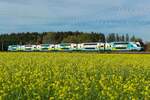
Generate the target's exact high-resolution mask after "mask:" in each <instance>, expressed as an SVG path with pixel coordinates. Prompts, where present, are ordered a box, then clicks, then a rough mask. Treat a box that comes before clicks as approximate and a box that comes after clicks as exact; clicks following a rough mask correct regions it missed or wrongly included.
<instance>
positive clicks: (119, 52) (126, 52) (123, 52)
mask: <svg viewBox="0 0 150 100" xmlns="http://www.w3.org/2000/svg"><path fill="white" fill-rule="evenodd" d="M8 52H29V53H30V52H68V53H74V52H75V53H99V54H150V52H128V51H118V52H111V51H109V52H108V51H106V52H104V51H103V52H99V51H8Z"/></svg>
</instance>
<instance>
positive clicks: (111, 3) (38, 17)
mask: <svg viewBox="0 0 150 100" xmlns="http://www.w3.org/2000/svg"><path fill="white" fill-rule="evenodd" d="M149 5H150V0H0V33H11V32H43V31H44V32H46V31H83V32H91V31H94V32H102V33H120V34H126V33H129V34H130V35H133V34H134V35H136V36H138V37H141V38H142V39H143V40H145V41H150V6H149Z"/></svg>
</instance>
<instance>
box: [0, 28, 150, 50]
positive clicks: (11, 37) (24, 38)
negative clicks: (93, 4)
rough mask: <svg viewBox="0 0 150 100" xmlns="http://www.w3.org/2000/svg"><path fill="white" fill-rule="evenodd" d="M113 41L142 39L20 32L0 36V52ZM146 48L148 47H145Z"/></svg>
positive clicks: (70, 32) (113, 34)
mask: <svg viewBox="0 0 150 100" xmlns="http://www.w3.org/2000/svg"><path fill="white" fill-rule="evenodd" d="M114 41H123V42H125V41H126V42H128V41H140V42H141V43H142V39H140V38H137V37H135V36H131V37H130V36H129V35H128V34H122V35H120V34H116V33H111V34H108V35H105V34H103V33H97V32H89V33H86V32H79V31H76V32H72V31H68V32H42V33H38V32H26V33H25V32H22V33H11V34H1V35H0V51H6V50H7V48H8V45H17V44H20V45H27V44H48V43H49V44H51V43H52V44H57V43H82V42H114ZM147 48H148V46H147Z"/></svg>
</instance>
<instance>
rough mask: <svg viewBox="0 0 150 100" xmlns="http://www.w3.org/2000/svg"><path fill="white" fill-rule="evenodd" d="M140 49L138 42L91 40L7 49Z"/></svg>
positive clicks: (12, 46) (9, 49)
mask: <svg viewBox="0 0 150 100" xmlns="http://www.w3.org/2000/svg"><path fill="white" fill-rule="evenodd" d="M142 49H143V48H142V47H141V45H140V43H139V42H111V43H101V42H91V43H79V44H76V43H61V44H40V45H10V46H8V51H141V50H142Z"/></svg>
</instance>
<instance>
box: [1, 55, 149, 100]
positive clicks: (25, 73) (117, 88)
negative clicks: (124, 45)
mask: <svg viewBox="0 0 150 100" xmlns="http://www.w3.org/2000/svg"><path fill="white" fill-rule="evenodd" d="M141 58H142V59H141ZM149 59H150V55H128V54H125V55H123V54H122V55H121V54H108V55H107V54H97V53H90V54H86V53H0V99H2V100H16V99H17V100H37V99H38V100H45V99H46V100H48V99H50V100H52V99H54V100H59V99H61V100H149V99H150V62H149Z"/></svg>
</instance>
